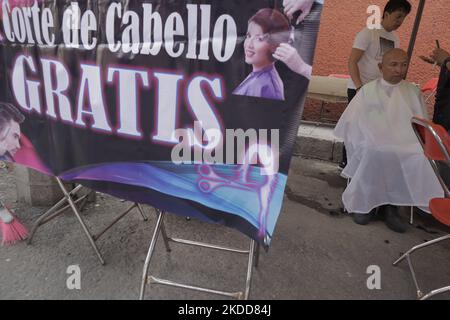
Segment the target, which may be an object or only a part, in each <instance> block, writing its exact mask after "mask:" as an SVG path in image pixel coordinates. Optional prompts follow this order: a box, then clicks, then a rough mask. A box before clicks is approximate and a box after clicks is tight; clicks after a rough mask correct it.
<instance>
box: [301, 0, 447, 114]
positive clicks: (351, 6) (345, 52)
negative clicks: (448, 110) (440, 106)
mask: <svg viewBox="0 0 450 320" xmlns="http://www.w3.org/2000/svg"><path fill="white" fill-rule="evenodd" d="M410 2H411V4H412V5H413V9H412V11H411V14H410V15H409V16H408V17H407V18H406V20H405V23H404V24H403V26H402V27H401V28H400V29H399V30H398V31H397V32H398V34H399V36H400V39H401V47H402V48H403V49H405V50H407V49H408V44H409V39H410V36H411V32H412V28H413V24H414V19H415V15H416V12H417V7H418V4H419V0H410ZM385 3H386V0H325V5H324V10H323V13H322V20H321V26H320V32H319V38H318V43H317V48H316V54H315V61H314V67H313V74H315V75H329V74H331V73H345V74H348V68H347V59H348V56H349V54H350V51H351V48H352V44H353V40H354V37H355V35H356V34H357V33H358V32H359V31H360V30H361V29H362V28H363V27H364V26H365V25H366V20H367V18H368V16H369V14H367V13H366V11H367V7H368V6H369V5H371V4H375V5H379V6H380V7H381V8H382V9H383V8H384V5H385ZM436 39H438V40H439V42H440V44H441V47H442V48H444V49H447V50H448V51H450V0H428V1H427V2H426V6H425V10H424V13H423V17H422V21H421V26H420V29H419V33H418V37H417V40H416V46H415V50H414V52H413V57H412V60H411V67H410V70H409V74H408V78H407V79H408V80H409V81H412V82H415V83H419V84H423V83H424V82H426V81H427V80H428V79H430V78H432V77H438V75H439V68H437V67H436V68H435V69H434V70H433V69H432V66H431V65H429V64H426V63H424V62H422V60H420V59H419V58H418V56H419V55H429V54H430V53H431V52H432V51H433V48H434V47H435V40H436ZM430 107H432V103H431V105H430ZM344 108H345V106H342V105H327V106H326V113H325V116H326V117H327V118H331V119H337V118H338V117H339V115H340V114H341V113H342V111H343V110H344ZM319 110H320V103H318V102H314V101H307V105H306V107H305V112H304V118H305V119H306V120H317V119H318V115H319ZM430 112H432V110H430Z"/></svg>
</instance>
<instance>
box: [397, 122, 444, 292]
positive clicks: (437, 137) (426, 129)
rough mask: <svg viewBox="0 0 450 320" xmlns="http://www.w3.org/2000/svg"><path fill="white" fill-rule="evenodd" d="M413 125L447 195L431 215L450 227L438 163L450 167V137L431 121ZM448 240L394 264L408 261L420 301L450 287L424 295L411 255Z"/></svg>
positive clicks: (433, 203)
mask: <svg viewBox="0 0 450 320" xmlns="http://www.w3.org/2000/svg"><path fill="white" fill-rule="evenodd" d="M411 123H412V126H413V129H414V132H415V133H416V135H417V138H418V139H419V142H420V144H421V145H422V148H423V150H424V154H425V156H426V157H427V159H428V161H430V164H431V166H432V168H433V170H434V172H435V174H436V177H437V178H438V180H439V183H440V184H441V186H442V189H443V190H444V194H445V198H436V199H432V200H431V201H430V203H429V207H430V211H431V214H432V215H433V217H434V218H435V219H436V220H438V221H439V222H441V223H443V224H445V225H446V226H450V192H449V189H448V187H447V185H446V184H445V182H444V181H443V179H442V177H441V175H440V173H439V169H438V164H437V161H439V162H442V163H444V164H445V165H447V166H449V167H450V136H449V135H448V133H447V131H445V129H444V128H443V127H442V126H440V125H437V124H435V123H433V122H431V121H429V120H426V119H422V118H418V117H414V118H412V120H411ZM447 239H450V234H448V235H445V236H443V237H440V238H437V239H434V240H431V241H427V242H425V243H422V244H420V245H417V246H415V247H412V248H411V249H410V250H408V251H407V252H406V253H405V254H403V255H402V256H401V257H400V258H399V259H398V260H397V261H395V262H394V266H396V265H398V264H399V263H400V262H401V261H402V260H404V259H406V260H407V261H408V266H409V269H410V271H411V275H412V278H413V281H414V285H415V286H416V289H417V298H418V299H421V300H425V299H428V298H430V297H432V296H435V295H437V294H439V293H443V292H447V291H450V286H446V287H442V288H439V289H436V290H432V291H430V292H429V293H427V294H425V295H424V294H423V292H422V290H420V287H419V284H418V282H417V278H416V274H415V272H414V269H413V265H412V263H411V258H410V254H411V253H413V252H414V251H416V250H419V249H423V248H425V247H428V246H431V245H433V244H436V243H439V242H442V241H444V240H447Z"/></svg>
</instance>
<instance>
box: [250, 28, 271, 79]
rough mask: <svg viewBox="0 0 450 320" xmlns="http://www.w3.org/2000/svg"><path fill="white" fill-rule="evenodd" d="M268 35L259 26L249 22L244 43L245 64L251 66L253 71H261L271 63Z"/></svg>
mask: <svg viewBox="0 0 450 320" xmlns="http://www.w3.org/2000/svg"><path fill="white" fill-rule="evenodd" d="M268 37H269V35H268V34H265V33H264V32H263V29H262V28H261V26H260V25H258V24H256V23H254V22H250V23H249V25H248V29H247V36H246V38H245V41H244V50H245V62H246V63H248V64H251V65H252V66H253V71H257V70H260V69H263V68H265V67H267V66H268V65H270V64H271V63H272V62H273V61H272V60H271V59H270V56H271V54H272V49H271V45H270V44H269V42H268V41H267V38H268Z"/></svg>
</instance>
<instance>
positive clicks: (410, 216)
mask: <svg viewBox="0 0 450 320" xmlns="http://www.w3.org/2000/svg"><path fill="white" fill-rule="evenodd" d="M413 223H414V207H411V213H410V215H409V224H411V225H412V224H413Z"/></svg>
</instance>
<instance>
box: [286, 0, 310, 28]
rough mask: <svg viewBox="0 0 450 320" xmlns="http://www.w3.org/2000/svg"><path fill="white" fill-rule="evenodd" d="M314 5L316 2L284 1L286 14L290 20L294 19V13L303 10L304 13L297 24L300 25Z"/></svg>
mask: <svg viewBox="0 0 450 320" xmlns="http://www.w3.org/2000/svg"><path fill="white" fill-rule="evenodd" d="M313 3H314V0H283V7H284V13H285V14H286V15H287V17H288V18H289V19H292V17H293V16H294V13H296V12H297V11H300V10H301V11H302V13H301V14H300V16H299V17H298V19H297V24H299V23H300V22H302V21H303V20H305V18H306V17H307V16H308V14H309V13H310V12H311V7H312V5H313Z"/></svg>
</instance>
